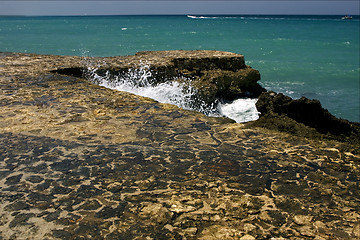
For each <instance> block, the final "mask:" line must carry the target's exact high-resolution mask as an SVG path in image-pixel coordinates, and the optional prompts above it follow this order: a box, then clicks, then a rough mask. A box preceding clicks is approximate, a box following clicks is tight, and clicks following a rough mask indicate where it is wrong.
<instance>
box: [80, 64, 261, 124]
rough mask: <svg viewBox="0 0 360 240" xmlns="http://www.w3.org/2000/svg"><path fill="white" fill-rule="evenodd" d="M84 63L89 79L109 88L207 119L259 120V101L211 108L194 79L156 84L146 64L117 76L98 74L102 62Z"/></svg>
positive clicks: (214, 104) (216, 104)
mask: <svg viewBox="0 0 360 240" xmlns="http://www.w3.org/2000/svg"><path fill="white" fill-rule="evenodd" d="M84 62H87V64H86V65H87V70H86V73H85V75H86V76H87V78H88V79H89V80H90V81H92V82H93V83H95V84H98V85H100V86H104V87H106V88H110V89H115V90H118V91H125V92H130V93H133V94H136V95H140V96H143V97H149V98H152V99H154V100H156V101H158V102H161V103H169V104H173V105H176V106H178V107H180V108H183V109H186V110H195V111H199V112H202V113H204V114H205V115H207V116H212V117H220V116H226V117H229V118H231V119H233V120H235V121H236V122H247V121H252V120H256V119H257V118H258V112H257V110H256V107H255V102H256V99H238V100H236V101H234V102H232V103H221V102H219V101H218V102H216V103H213V104H212V105H210V106H209V105H208V104H206V103H205V102H204V101H202V100H201V99H199V98H198V95H197V90H196V89H195V88H194V87H192V85H191V79H186V81H177V80H179V79H171V80H169V81H165V82H161V83H154V81H152V80H151V79H152V78H151V77H152V72H151V71H150V67H149V65H147V64H146V63H143V64H141V65H140V67H139V68H131V69H129V70H128V71H127V72H126V73H122V74H119V75H114V74H112V73H110V71H105V72H102V73H101V74H99V71H98V70H99V69H100V68H99V66H101V65H102V63H93V62H92V61H89V59H87V60H85V61H84ZM182 80H184V79H182ZM185 82H187V83H188V84H185Z"/></svg>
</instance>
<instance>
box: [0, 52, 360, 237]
mask: <svg viewBox="0 0 360 240" xmlns="http://www.w3.org/2000/svg"><path fill="white" fill-rule="evenodd" d="M114 59H116V58H114ZM82 61H83V59H82V58H79V57H60V56H43V55H32V54H13V53H2V54H0V65H1V66H2V67H1V68H0V89H1V94H0V104H1V108H0V111H1V114H0V186H1V188H0V209H1V210H0V234H1V238H2V239H270V238H278V239H281V238H285V239H357V238H359V237H360V230H359V229H360V214H359V212H360V191H359V189H360V188H359V182H360V179H359V178H360V177H359V176H360V175H359V171H360V170H359V169H360V166H359V165H360V162H359V160H360V154H359V145H358V144H355V143H351V142H341V141H336V140H329V139H319V138H314V139H311V138H304V137H299V136H296V135H291V134H288V133H284V132H281V131H277V130H276V131H275V130H269V129H264V128H259V127H255V126H251V125H247V124H235V123H233V122H232V121H231V120H229V119H226V118H210V117H206V116H204V115H202V114H200V113H197V112H193V111H185V110H182V109H179V108H177V107H175V106H172V105H167V104H160V103H158V102H156V101H154V100H151V99H148V98H144V97H140V96H136V95H133V94H129V93H125V92H118V91H113V90H110V89H106V88H103V87H99V86H96V85H94V84H91V83H89V82H88V81H86V80H84V79H81V78H76V77H73V76H66V75H61V74H57V73H54V72H51V71H53V70H56V69H65V68H71V67H74V66H75V67H82V65H81V64H82V63H81V62H82ZM113 61H115V60H113ZM118 61H120V60H118ZM184 61H185V60H184ZM199 64H201V63H199Z"/></svg>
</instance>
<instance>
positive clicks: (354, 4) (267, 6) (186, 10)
mask: <svg viewBox="0 0 360 240" xmlns="http://www.w3.org/2000/svg"><path fill="white" fill-rule="evenodd" d="M359 8H360V5H359V0H356V1H347V0H343V1H335V0H320V1H311V0H302V1H295V0H280V1H271V0H265V1H261V0H252V1H245V0H238V1H236V0H233V1H214V0H213V1H205V0H203V1H189V0H188V1H172V0H168V1H164V0H163V1H151V0H147V1H138V0H137V1H115V0H113V1H86V0H82V1H70V0H68V1H44V0H43V1H17V0H15V1H14V0H13V1H3V0H0V15H30V16H31V15H138V14H140V15H142V14H330V15H332V14H336V15H346V14H349V15H359V12H360V9H359Z"/></svg>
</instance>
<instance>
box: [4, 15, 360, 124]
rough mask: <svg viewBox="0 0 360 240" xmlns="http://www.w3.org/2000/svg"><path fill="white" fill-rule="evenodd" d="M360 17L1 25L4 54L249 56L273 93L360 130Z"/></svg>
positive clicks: (8, 20) (44, 20) (54, 20)
mask: <svg viewBox="0 0 360 240" xmlns="http://www.w3.org/2000/svg"><path fill="white" fill-rule="evenodd" d="M359 24H360V22H359V17H358V16H355V17H354V18H353V19H352V20H341V16H190V17H189V16H86V17H0V51H10V52H28V53H41V54H57V55H83V56H116V55H130V54H134V53H136V52H138V51H146V50H174V49H184V50H193V49H208V50H222V51H230V52H235V53H240V54H244V55H245V59H246V63H247V64H248V65H250V66H252V67H253V68H255V69H258V70H259V71H260V73H261V75H262V80H261V81H260V84H262V85H263V86H264V87H265V88H267V89H268V90H274V91H276V92H283V93H285V94H286V95H289V96H291V97H293V98H299V97H301V96H306V97H308V98H315V99H319V100H320V101H321V103H322V105H323V106H324V107H325V108H327V109H328V110H329V111H330V112H331V113H333V114H334V115H336V116H338V117H341V118H345V119H348V120H351V121H357V122H360V113H359V109H360V96H359V94H360V93H359V91H360V90H359V89H360V88H359V75H360V67H359V66H360V63H359V52H360V44H359V36H360V26H359Z"/></svg>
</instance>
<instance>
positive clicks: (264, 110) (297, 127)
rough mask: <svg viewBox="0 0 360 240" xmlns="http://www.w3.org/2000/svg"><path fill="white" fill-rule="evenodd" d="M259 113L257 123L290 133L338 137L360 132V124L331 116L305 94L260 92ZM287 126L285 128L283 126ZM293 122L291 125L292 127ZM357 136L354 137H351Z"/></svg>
mask: <svg viewBox="0 0 360 240" xmlns="http://www.w3.org/2000/svg"><path fill="white" fill-rule="evenodd" d="M256 108H257V109H258V111H259V112H260V113H261V114H260V118H259V120H258V122H257V123H256V124H257V125H261V126H263V127H266V128H272V129H277V130H281V131H287V132H291V133H299V132H302V133H305V132H307V133H308V134H306V135H309V134H310V132H311V134H315V135H316V133H315V132H314V131H313V130H316V132H317V133H320V134H327V135H332V136H337V137H355V138H356V136H360V126H359V124H357V123H352V122H349V121H347V120H344V119H339V118H337V117H335V116H333V115H332V114H331V113H330V112H329V111H328V110H327V109H324V108H323V107H322V106H321V103H320V101H318V100H311V99H308V98H306V97H301V98H300V99H295V100H294V99H292V98H290V97H288V96H285V95H284V94H282V93H275V92H272V91H269V92H266V93H262V94H261V95H260V96H259V98H258V101H257V103H256ZM284 126H286V128H285V127H284ZM291 126H292V127H291ZM354 140H356V139H354Z"/></svg>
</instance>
